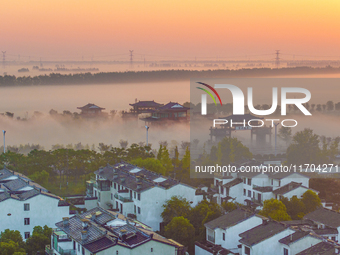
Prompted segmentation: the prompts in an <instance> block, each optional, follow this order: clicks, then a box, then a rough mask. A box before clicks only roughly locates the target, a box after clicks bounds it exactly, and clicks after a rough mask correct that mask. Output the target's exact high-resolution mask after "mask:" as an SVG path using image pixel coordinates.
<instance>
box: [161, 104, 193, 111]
mask: <svg viewBox="0 0 340 255" xmlns="http://www.w3.org/2000/svg"><path fill="white" fill-rule="evenodd" d="M158 110H160V111H164V110H170V111H171V110H186V111H187V110H190V108H188V107H185V106H183V105H180V104H179V103H174V102H170V103H167V104H166V105H163V106H161V107H159V108H158Z"/></svg>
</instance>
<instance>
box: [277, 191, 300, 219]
mask: <svg viewBox="0 0 340 255" xmlns="http://www.w3.org/2000/svg"><path fill="white" fill-rule="evenodd" d="M281 201H282V203H284V205H285V206H286V208H287V213H288V215H289V216H290V217H291V218H292V220H301V219H302V218H303V216H304V215H305V210H306V209H305V205H304V203H303V202H302V201H301V199H299V198H297V197H296V196H293V197H291V198H290V199H289V200H288V198H286V197H283V198H282V199H281Z"/></svg>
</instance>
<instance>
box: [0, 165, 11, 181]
mask: <svg viewBox="0 0 340 255" xmlns="http://www.w3.org/2000/svg"><path fill="white" fill-rule="evenodd" d="M12 175H13V172H12V171H10V170H8V169H6V168H4V169H2V170H0V181H1V180H2V179H5V178H7V177H10V176H12Z"/></svg>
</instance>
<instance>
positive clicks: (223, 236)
mask: <svg viewBox="0 0 340 255" xmlns="http://www.w3.org/2000/svg"><path fill="white" fill-rule="evenodd" d="M222 240H223V241H225V233H223V234H222Z"/></svg>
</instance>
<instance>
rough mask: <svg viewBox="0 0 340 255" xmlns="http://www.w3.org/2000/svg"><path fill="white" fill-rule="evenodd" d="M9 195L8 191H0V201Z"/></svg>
mask: <svg viewBox="0 0 340 255" xmlns="http://www.w3.org/2000/svg"><path fill="white" fill-rule="evenodd" d="M10 197H11V195H10V194H9V193H8V192H1V193H0V202H2V201H4V200H6V199H8V198H10Z"/></svg>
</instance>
